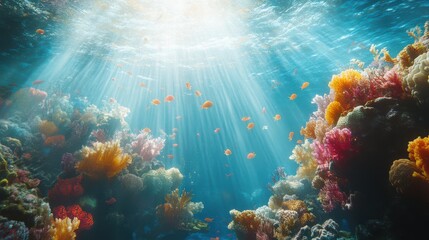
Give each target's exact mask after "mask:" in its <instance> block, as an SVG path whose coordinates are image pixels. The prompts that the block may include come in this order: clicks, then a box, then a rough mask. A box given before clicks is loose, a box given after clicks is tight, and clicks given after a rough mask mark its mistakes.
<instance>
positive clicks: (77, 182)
mask: <svg viewBox="0 0 429 240" xmlns="http://www.w3.org/2000/svg"><path fill="white" fill-rule="evenodd" d="M81 181H82V175H79V176H77V177H74V178H67V179H61V178H58V181H57V183H56V184H55V186H54V187H53V188H52V189H50V190H49V192H48V198H49V201H50V202H51V203H64V202H69V201H72V200H75V199H76V198H78V197H80V196H82V194H83V191H84V190H83V187H82V185H81Z"/></svg>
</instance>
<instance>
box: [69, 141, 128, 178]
mask: <svg viewBox="0 0 429 240" xmlns="http://www.w3.org/2000/svg"><path fill="white" fill-rule="evenodd" d="M82 155H83V159H82V161H80V162H79V163H77V165H76V169H77V170H78V171H79V172H82V173H84V174H86V175H87V176H89V177H90V178H93V179H105V178H111V177H114V176H115V175H117V174H118V173H119V172H121V171H122V170H123V169H124V168H126V167H127V166H128V165H129V164H130V163H131V156H130V155H128V154H122V149H121V148H120V146H119V143H118V142H106V143H100V142H96V143H94V148H89V147H84V148H83V149H82Z"/></svg>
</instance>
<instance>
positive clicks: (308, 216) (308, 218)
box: [298, 212, 316, 226]
mask: <svg viewBox="0 0 429 240" xmlns="http://www.w3.org/2000/svg"><path fill="white" fill-rule="evenodd" d="M315 219H316V216H314V214H312V213H308V212H306V213H303V214H302V215H301V216H300V217H299V220H298V222H299V225H300V226H305V225H307V224H309V223H312V222H314V220H315Z"/></svg>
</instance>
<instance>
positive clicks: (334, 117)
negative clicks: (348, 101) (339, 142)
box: [325, 101, 344, 125]
mask: <svg viewBox="0 0 429 240" xmlns="http://www.w3.org/2000/svg"><path fill="white" fill-rule="evenodd" d="M343 111H344V108H343V107H342V106H341V103H340V102H338V101H333V102H331V103H329V105H328V107H326V111H325V119H326V121H327V122H328V124H329V125H333V124H336V123H337V121H338V119H339V118H340V116H341V113H343Z"/></svg>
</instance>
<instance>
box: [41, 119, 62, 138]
mask: <svg viewBox="0 0 429 240" xmlns="http://www.w3.org/2000/svg"><path fill="white" fill-rule="evenodd" d="M39 131H40V133H41V134H43V135H45V136H46V137H48V136H52V135H54V134H55V133H57V132H58V127H57V126H56V125H55V123H53V122H51V121H47V120H43V121H41V122H40V123H39Z"/></svg>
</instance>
